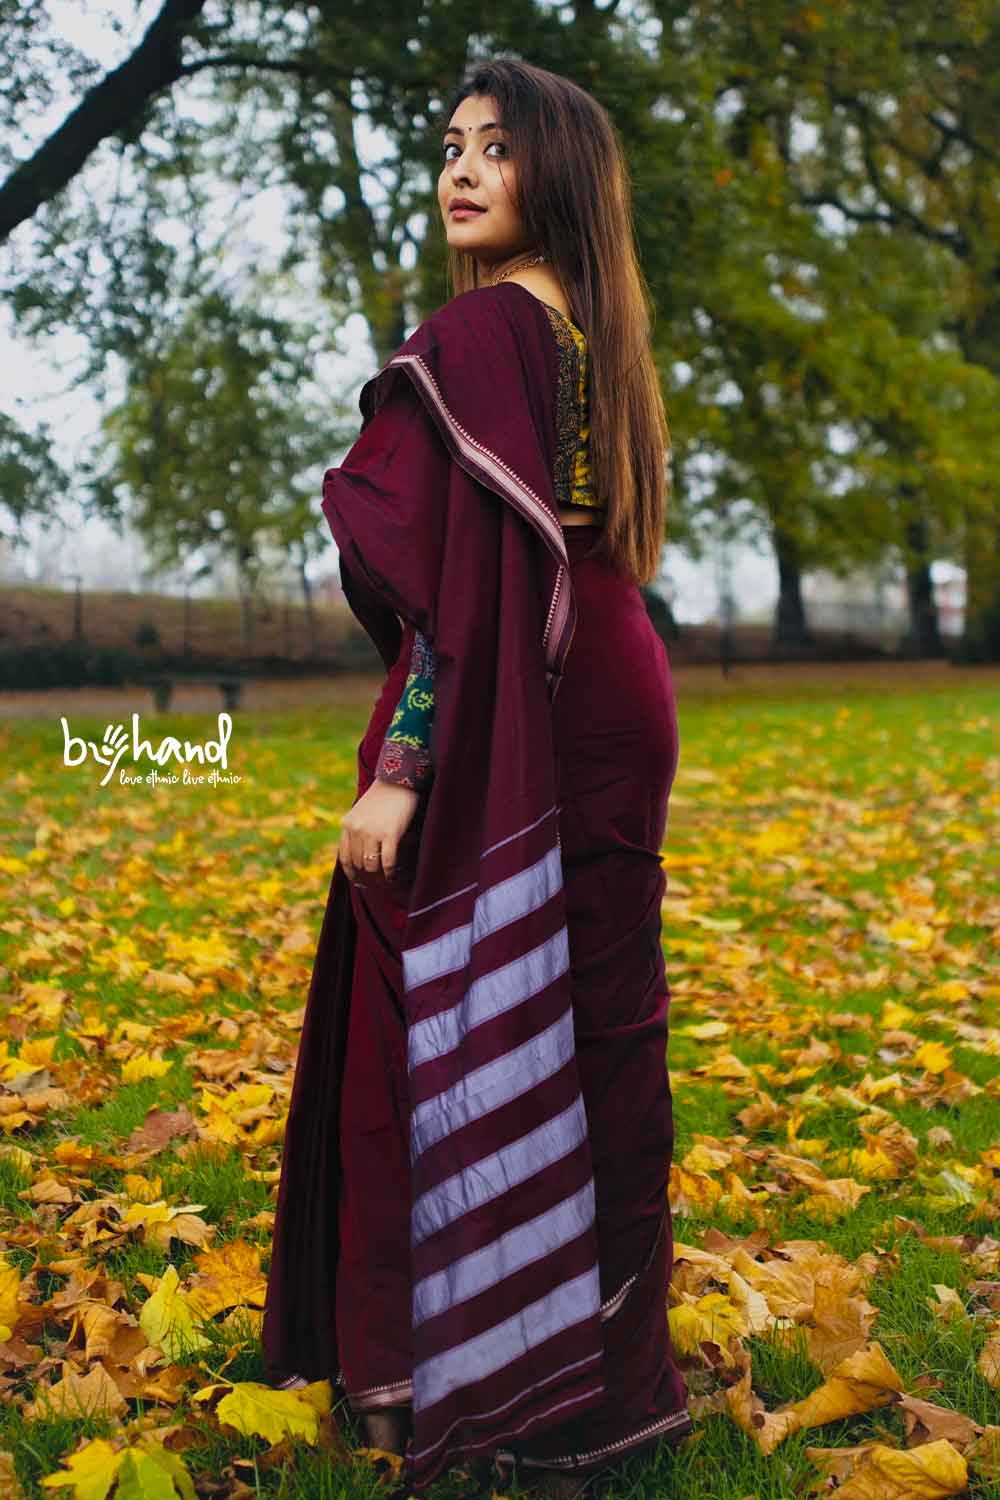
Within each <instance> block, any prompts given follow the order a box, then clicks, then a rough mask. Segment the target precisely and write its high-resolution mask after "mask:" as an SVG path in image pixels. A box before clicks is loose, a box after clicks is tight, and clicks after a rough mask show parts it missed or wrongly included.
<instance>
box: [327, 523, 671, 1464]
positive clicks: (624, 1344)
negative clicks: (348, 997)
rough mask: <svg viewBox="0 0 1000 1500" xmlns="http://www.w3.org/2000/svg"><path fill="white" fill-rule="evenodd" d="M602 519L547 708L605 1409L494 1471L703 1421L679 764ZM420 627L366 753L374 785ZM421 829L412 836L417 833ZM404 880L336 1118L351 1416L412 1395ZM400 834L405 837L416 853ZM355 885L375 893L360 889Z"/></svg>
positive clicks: (588, 536) (601, 1454) (392, 680)
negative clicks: (681, 1283) (684, 1052)
mask: <svg viewBox="0 0 1000 1500" xmlns="http://www.w3.org/2000/svg"><path fill="white" fill-rule="evenodd" d="M598 529H599V528H597V527H596V526H575V527H568V528H566V545H567V550H568V554H569V561H570V569H571V573H572V581H573V585H574V589H575V593H576V598H577V602H578V608H579V616H578V623H577V629H576V632H575V635H574V638H573V644H572V647H571V649H570V652H569V656H568V658H567V662H566V667H565V671H564V675H563V680H562V684H561V687H560V692H559V696H558V698H557V701H556V703H555V705H554V707H553V725H554V739H555V752H556V766H557V787H558V801H559V812H558V828H559V842H560V846H561V853H562V868H563V880H564V884H565V889H566V901H567V918H568V929H569V951H570V972H571V996H572V1011H573V1029H574V1035H575V1044H576V1058H577V1065H578V1068H579V1073H580V1081H581V1088H582V1093H583V1099H584V1105H585V1109H586V1114H587V1122H588V1132H589V1137H590V1147H591V1157H592V1161H593V1171H594V1180H593V1188H592V1189H591V1188H590V1187H589V1186H587V1187H585V1188H584V1189H583V1190H582V1191H583V1192H584V1193H590V1192H591V1191H592V1192H593V1195H594V1197H595V1200H596V1202H595V1208H596V1227H597V1239H598V1247H599V1266H600V1288H601V1321H602V1332H603V1345H604V1352H603V1376H604V1386H605V1391H604V1397H603V1400H602V1402H601V1404H600V1405H599V1406H597V1407H594V1408H592V1409H591V1410H590V1411H589V1412H588V1413H587V1416H586V1417H585V1418H576V1419H574V1420H571V1421H569V1422H566V1423H562V1424H559V1425H556V1426H554V1427H551V1428H550V1429H549V1430H548V1431H546V1432H545V1433H544V1434H538V1435H537V1436H534V1437H532V1438H529V1439H527V1440H525V1441H524V1442H523V1444H522V1443H518V1442H516V1441H515V1442H511V1443H508V1444H506V1445H504V1446H503V1447H502V1448H501V1450H500V1451H499V1452H498V1453H497V1459H498V1461H499V1462H500V1464H501V1466H503V1465H504V1464H507V1463H510V1462H513V1461H514V1460H515V1459H516V1461H518V1462H519V1463H521V1464H523V1465H525V1466H527V1467H531V1466H542V1467H548V1468H554V1469H566V1470H579V1471H581V1472H585V1471H587V1470H592V1469H598V1468H602V1467H605V1466H606V1465H608V1464H610V1463H611V1462H614V1461H616V1460H617V1459H618V1458H620V1457H622V1456H625V1455H627V1454H630V1453H632V1452H635V1451H637V1450H638V1449H639V1448H641V1447H643V1446H645V1445H646V1444H649V1443H653V1442H656V1441H658V1440H661V1439H669V1440H677V1439H679V1438H680V1437H681V1436H682V1435H683V1434H684V1433H686V1432H688V1431H690V1429H691V1419H690V1417H689V1415H688V1413H687V1410H686V1406H685V1388H684V1382H683V1378H682V1375H681V1373H680V1371H679V1370H678V1368H677V1365H676V1363H675V1361H674V1358H673V1355H672V1352H671V1348H670V1341H669V1333H668V1325H667V1317H666V1299H667V1288H668V1283H669V1278H670V1270H671V1264H672V1233H671V1221H670V1209H669V1203H668V1198H667V1186H668V1179H669V1173H670V1163H671V1157H672V1152H673V1117H672V1101H671V1094H670V1085H669V1075H668V1071H667V1062H666V1046H667V1034H668V1007H669V987H668V984H667V980H666V975H665V970H664V963H663V955H662V950H661V946H660V931H661V916H660V910H661V900H662V897H663V892H664V886H665V876H664V873H663V869H662V866H661V863H660V847H661V843H662V839H663V835H664V831H665V826H666V819H667V800H668V795H669V790H670V785H671V782H672V780H673V777H674V773H675V770H676V765H677V757H678V737H677V720H676V712H675V707H674V697H673V691H672V685H671V679H670V669H669V664H668V661H667V655H666V650H665V648H664V646H663V643H662V641H661V640H660V638H659V636H658V635H657V634H656V632H655V630H654V629H653V627H652V624H651V622H650V620H649V617H648V614H647V612H646V609H645V606H644V604H643V602H642V597H641V595H640V593H639V591H638V589H637V588H636V586H635V585H634V584H633V583H631V582H628V581H626V580H624V579H623V578H622V577H620V576H618V575H615V574H614V573H612V572H611V571H610V570H609V569H607V568H606V567H604V566H603V565H602V564H600V563H599V562H597V561H596V560H594V559H589V558H587V557H586V555H585V554H586V552H587V551H588V549H589V547H590V545H591V544H592V543H593V541H594V539H595V536H596V535H597V532H598ZM411 642H412V628H410V627H408V628H407V630H406V632H405V634H404V637H403V642H402V646H401V650H400V655H399V658H398V660H397V662H396V663H395V665H394V666H393V668H392V670H391V672H390V673H389V676H388V678H387V680H386V683H385V686H384V688H383V691H382V693H381V696H380V698H379V700H378V702H377V703H376V705H375V708H374V711H373V713H372V716H371V719H370V722H369V725H368V728H367V731H366V733H365V736H364V738H363V740H362V742H361V744H360V746H359V749H358V761H359V764H358V795H359V796H360V795H361V794H362V793H363V792H364V791H365V790H366V789H367V787H368V786H369V785H370V784H371V781H372V776H373V768H374V766H375V763H376V760H377V758H378V752H379V748H380V745H381V743H382V739H383V737H384V735H385V732H386V729H387V728H388V724H389V719H390V717H391V715H392V712H393V708H394V706H395V703H396V701H397V699H398V695H399V692H400V691H401V688H402V683H403V679H404V678H405V671H406V667H407V663H408V660H409V648H410V645H411ZM411 826H412V825H411ZM407 838H408V839H409V840H410V842H409V848H408V849H407V848H405V847H404V848H402V849H401V851H400V866H399V869H400V875H399V877H398V878H397V879H396V880H395V881H392V882H390V881H386V880H385V879H384V878H383V877H380V876H378V877H370V876H362V877H359V881H358V884H357V885H355V887H354V888H353V889H352V902H353V906H354V912H355V917H356V920H357V926H358V944H357V950H356V955H355V964H354V971H353V993H352V1005H351V1018H350V1025H349V1037H348V1041H347V1054H346V1066H345V1073H344V1086H343V1089H344V1091H343V1101H342V1113H341V1160H342V1178H341V1195H340V1232H341V1248H340V1271H339V1274H338V1282H337V1324H338V1332H339V1341H340V1352H341V1365H342V1371H341V1375H340V1380H341V1383H342V1384H343V1387H344V1389H345V1391H346V1393H347V1395H348V1397H349V1399H350V1402H351V1405H352V1407H353V1408H354V1409H355V1410H357V1411H366V1410H375V1409H377V1408H379V1407H382V1406H391V1405H403V1404H408V1403H409V1402H410V1401H411V1400H412V1384H411V1379H410V1376H411V1368H412V1347H411V1339H410V1315H411V1298H412V1281H411V1274H410V1258H409V1224H410V1212H411V1202H410V1158H409V1147H408V1141H409V1132H410V1111H409V1105H408V1091H407V1038H406V1015H405V1006H404V1003H403V999H402V994H403V974H402V963H401V958H400V944H401V942H402V939H403V933H404V928H405V916H406V911H407V907H408V902H409V891H408V885H407V875H408V867H409V866H410V865H411V861H412V850H413V847H414V843H413V840H412V838H411V837H410V834H409V833H408V835H407ZM405 842H406V841H404V843H405ZM362 887H363V888H362Z"/></svg>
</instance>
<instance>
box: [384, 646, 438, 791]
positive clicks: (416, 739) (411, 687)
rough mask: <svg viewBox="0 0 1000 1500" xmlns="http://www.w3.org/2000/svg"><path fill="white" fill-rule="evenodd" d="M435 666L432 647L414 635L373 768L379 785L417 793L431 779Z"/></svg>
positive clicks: (432, 770)
mask: <svg viewBox="0 0 1000 1500" xmlns="http://www.w3.org/2000/svg"><path fill="white" fill-rule="evenodd" d="M436 665H437V661H436V658H435V655H434V648H433V646H432V645H431V643H430V641H429V640H428V639H427V637H426V636H425V635H423V634H422V633H421V632H420V631H419V630H418V631H416V633H415V635H414V637H413V649H412V651H411V653H410V666H409V671H408V673H407V678H406V685H405V687H404V688H403V692H402V695H401V697H400V700H399V702H398V704H397V705H396V709H395V712H394V713H393V716H392V719H391V720H390V723H389V728H388V730H387V731H386V735H385V739H384V740H383V741H382V748H381V750H380V751H379V756H378V760H377V762H376V765H375V775H376V777H377V778H378V779H379V780H380V781H389V782H392V783H393V784H395V785H396V786H406V787H410V788H411V789H412V790H413V791H421V790H422V789H423V788H424V787H426V786H427V784H428V782H430V781H431V779H432V778H433V775H434V765H433V761H432V760H431V726H432V724H433V721H434V670H435V667H436Z"/></svg>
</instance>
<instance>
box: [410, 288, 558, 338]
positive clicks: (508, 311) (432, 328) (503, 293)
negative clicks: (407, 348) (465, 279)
mask: <svg viewBox="0 0 1000 1500" xmlns="http://www.w3.org/2000/svg"><path fill="white" fill-rule="evenodd" d="M547 326H548V317H547V315H546V312H545V307H544V304H543V303H542V302H540V301H539V299H538V298H537V297H536V296H535V295H534V293H533V292H529V291H528V289H527V287H524V286H520V285H519V284H518V283H517V282H516V281H502V282H501V283H500V285H499V286H479V287H474V288H473V289H472V291H468V292H460V293H459V294H458V296H457V297H452V298H451V299H450V300H449V301H447V302H445V303H443V304H442V305H441V307H439V308H438V309H437V311H436V312H433V313H432V314H431V315H430V317H429V318H426V319H425V320H424V322H423V323H422V324H421V325H420V328H419V329H418V330H417V332H418V333H421V332H423V331H425V330H426V332H427V334H429V335H430V336H431V337H433V338H434V339H435V340H437V341H441V342H445V341H449V340H456V339H458V340H463V341H464V340H466V339H469V338H473V339H477V340H478V339H481V338H484V337H486V338H496V337H504V336H505V335H509V336H511V337H515V336H516V335H517V334H518V333H519V332H523V331H524V330H525V329H529V330H532V329H538V328H544V327H547ZM415 336H416V335H415Z"/></svg>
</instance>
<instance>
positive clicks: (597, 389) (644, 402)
mask: <svg viewBox="0 0 1000 1500" xmlns="http://www.w3.org/2000/svg"><path fill="white" fill-rule="evenodd" d="M471 94H477V95H483V96H488V97H490V98H492V99H493V100H494V101H495V102H496V105H497V109H498V112H499V113H498V123H499V124H501V125H502V126H504V128H505V129H506V130H507V132H508V134H509V136H510V139H511V147H512V152H513V156H514V160H515V162H516V165H517V194H516V197H517V205H518V210H519V213H520V216H521V220H522V223H523V224H524V227H525V231H526V236H527V239H526V243H527V244H528V245H529V246H530V247H531V248H532V249H538V250H541V251H544V253H545V257H546V259H547V260H548V262H549V264H550V265H551V267H552V269H553V271H554V272H555V274H556V276H557V278H558V280H559V282H560V283H561V285H562V287H563V289H564V291H565V293H566V296H567V298H568V299H569V305H570V315H571V317H572V319H573V321H574V323H576V324H577V325H578V327H579V328H581V329H582V330H583V333H584V334H585V335H586V338H587V348H588V369H589V391H590V473H591V482H592V484H593V488H594V492H595V495H596V497H597V498H598V499H599V500H601V501H603V502H604V503H605V504H606V506H607V512H606V519H605V525H604V528H603V531H602V534H601V540H600V543H599V544H598V546H596V547H595V548H594V554H595V555H596V556H598V557H602V558H603V559H604V560H605V561H606V562H608V563H610V564H611V565H612V566H614V567H615V568H617V569H619V570H620V571H622V572H624V573H627V574H631V576H632V577H633V578H634V579H635V581H636V582H637V583H648V582H649V581H650V580H651V579H652V578H653V577H655V576H656V574H657V573H658V571H659V567H660V553H661V548H662V545H663V541H664V531H665V527H666V513H667V490H668V485H669V477H668V470H667V462H666V459H667V454H668V452H669V449H670V432H669V428H668V425H667V416H666V412H665V410H664V406H663V396H662V393H661V391H660V382H659V378H658V376H657V372H656V366H655V364H654V362H653V355H652V350H651V348H650V334H651V331H652V321H653V308H652V301H651V298H650V296H649V290H648V287H647V285H646V282H645V279H644V277H643V275H642V271H641V269H640V267H639V258H638V254H637V252H636V245H635V231H634V227H633V220H632V192H631V181H630V178H629V172H628V166H627V164H626V160H625V154H624V151H623V149H622V145H621V140H620V137H619V135H618V132H617V130H616V128H615V126H614V125H613V123H612V122H611V120H610V118H609V117H608V114H607V112H606V111H605V110H604V108H603V107H602V106H601V105H600V104H598V102H597V100H596V99H594V98H592V96H591V95H590V94H588V93H587V92H586V90H585V89H582V88H580V87H579V85H578V84H575V83H573V82H572V81H571V80H570V79H569V78H563V77H562V76H561V75H560V74H558V73H550V72H549V71H548V70H547V69H545V68H536V67H534V66H533V65H532V64H531V63H526V62H522V61H521V60H520V59H519V58H506V57H500V58H493V59H490V60H489V61H486V62H480V63H477V64H476V65H475V67H474V68H473V69H472V71H471V72H470V73H469V74H468V75H467V77H466V78H465V79H464V81H463V82H462V84H461V85H460V86H459V88H458V89H457V90H456V92H455V94H454V96H453V98H452V99H451V102H450V104H449V106H448V116H447V118H448V119H450V118H451V116H452V115H453V114H454V112H455V110H456V109H457V108H458V106H459V105H460V104H461V103H462V100H463V99H467V98H468V97H469V96H470V95H471ZM448 271H449V279H450V282H451V286H452V291H453V295H455V296H457V295H459V294H460V293H461V292H467V291H471V290H472V289H473V288H474V287H476V286H478V285H479V281H478V263H477V261H476V259H475V256H473V255H471V254H466V253H463V252H461V251H458V250H454V249H452V248H451V247H450V246H449V247H448Z"/></svg>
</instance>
